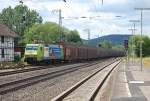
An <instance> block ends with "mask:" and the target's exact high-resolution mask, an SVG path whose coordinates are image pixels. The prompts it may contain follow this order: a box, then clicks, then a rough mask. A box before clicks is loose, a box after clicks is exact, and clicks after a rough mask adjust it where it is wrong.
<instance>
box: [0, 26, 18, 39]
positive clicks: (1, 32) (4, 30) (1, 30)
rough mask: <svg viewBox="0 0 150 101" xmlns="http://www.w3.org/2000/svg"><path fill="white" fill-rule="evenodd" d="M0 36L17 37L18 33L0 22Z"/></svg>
mask: <svg viewBox="0 0 150 101" xmlns="http://www.w3.org/2000/svg"><path fill="white" fill-rule="evenodd" d="M0 36H9V37H19V35H17V34H16V33H15V32H14V31H12V30H10V29H9V28H8V27H7V26H6V25H3V24H0Z"/></svg>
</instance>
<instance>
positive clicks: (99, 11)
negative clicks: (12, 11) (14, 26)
mask: <svg viewBox="0 0 150 101" xmlns="http://www.w3.org/2000/svg"><path fill="white" fill-rule="evenodd" d="M0 2H1V3H0V11H1V10H2V9H3V8H6V7H8V6H9V5H10V6H12V7H14V6H16V5H17V4H18V0H0ZM24 4H25V5H27V6H28V7H29V8H30V9H34V10H37V11H38V12H39V13H40V15H41V16H42V17H43V19H44V21H53V22H56V23H57V22H58V13H52V10H54V9H62V16H63V17H83V16H85V17H94V16H95V19H78V20H77V19H72V20H63V25H64V26H66V27H67V28H70V29H77V30H79V32H80V34H81V37H82V38H86V39H87V34H86V33H85V32H84V31H83V30H84V29H86V28H90V29H91V38H94V37H96V36H97V35H98V34H100V33H101V31H102V32H103V35H106V34H128V33H129V34H130V33H131V32H130V31H129V30H128V29H129V28H130V27H131V23H129V20H132V19H140V12H139V11H135V10H134V8H135V7H140V6H143V7H150V1H149V0H104V5H103V6H102V5H101V0H67V3H64V2H62V0H24ZM118 15H119V16H120V15H121V16H122V17H121V18H117V17H116V16H118ZM96 16H101V17H96ZM143 16H144V17H143V18H144V19H143V26H144V28H143V30H144V33H147V35H149V34H150V23H149V21H150V11H146V12H144V13H143ZM137 28H138V29H139V28H140V24H137ZM137 33H140V30H138V31H137ZM100 36H102V35H101V34H100Z"/></svg>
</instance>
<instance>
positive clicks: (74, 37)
mask: <svg viewBox="0 0 150 101" xmlns="http://www.w3.org/2000/svg"><path fill="white" fill-rule="evenodd" d="M66 37H67V41H68V42H74V43H82V40H81V38H80V35H79V33H78V31H77V30H72V31H70V33H69V34H67V35H66Z"/></svg>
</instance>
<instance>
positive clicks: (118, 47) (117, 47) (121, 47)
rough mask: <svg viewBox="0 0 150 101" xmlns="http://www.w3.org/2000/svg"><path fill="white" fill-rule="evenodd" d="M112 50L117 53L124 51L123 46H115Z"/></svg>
mask: <svg viewBox="0 0 150 101" xmlns="http://www.w3.org/2000/svg"><path fill="white" fill-rule="evenodd" d="M112 49H113V50H118V51H124V50H125V49H124V46H122V45H116V46H113V47H112Z"/></svg>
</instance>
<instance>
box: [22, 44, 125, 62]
mask: <svg viewBox="0 0 150 101" xmlns="http://www.w3.org/2000/svg"><path fill="white" fill-rule="evenodd" d="M121 56H124V52H123V51H116V50H112V49H104V48H100V47H93V46H88V45H77V44H69V43H59V44H46V45H45V44H27V45H26V48H25V54H24V59H25V61H26V62H27V63H29V64H33V63H37V62H45V63H54V62H62V61H63V62H66V61H82V60H93V59H99V58H109V57H121Z"/></svg>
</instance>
